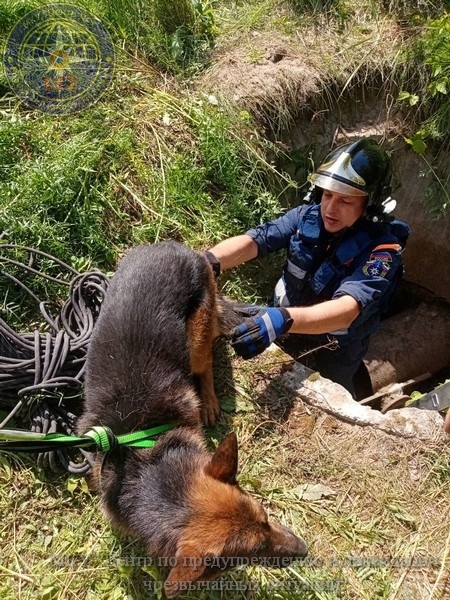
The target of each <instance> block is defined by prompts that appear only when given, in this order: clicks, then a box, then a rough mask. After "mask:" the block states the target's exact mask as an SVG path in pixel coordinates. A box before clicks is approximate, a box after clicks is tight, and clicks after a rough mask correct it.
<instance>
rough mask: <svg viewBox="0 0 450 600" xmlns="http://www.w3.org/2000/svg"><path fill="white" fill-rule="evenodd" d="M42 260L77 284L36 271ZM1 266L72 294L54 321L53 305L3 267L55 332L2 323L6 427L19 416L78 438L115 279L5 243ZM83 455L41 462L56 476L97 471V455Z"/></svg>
mask: <svg viewBox="0 0 450 600" xmlns="http://www.w3.org/2000/svg"><path fill="white" fill-rule="evenodd" d="M12 251H15V252H17V251H22V252H27V253H28V255H29V264H28V265H27V264H25V263H23V262H20V261H17V260H15V259H13V258H11V257H10V256H7V254H8V252H12ZM36 256H40V257H42V258H45V259H47V260H50V261H52V262H53V263H55V264H57V265H58V266H59V267H60V268H62V269H64V270H65V271H66V272H67V273H68V274H69V276H70V277H71V280H70V281H67V280H65V279H60V278H56V277H52V276H50V275H48V274H46V273H42V272H40V271H39V270H37V269H35V268H34V267H33V266H32V265H33V263H34V260H35V258H36ZM1 263H3V264H5V265H8V264H9V265H14V267H15V268H21V269H24V270H25V271H27V272H28V273H31V274H33V275H37V276H39V277H43V278H46V279H48V280H50V281H52V282H54V283H57V284H60V285H63V286H67V287H68V288H69V294H68V298H67V299H66V301H65V302H64V304H63V305H62V307H61V309H60V311H59V313H58V314H57V315H56V316H55V317H53V316H52V315H51V314H50V312H49V310H48V308H47V307H48V305H49V304H50V303H49V302H48V301H42V300H40V299H39V298H38V296H37V295H36V294H35V293H34V292H33V291H32V290H31V289H30V288H29V287H28V286H27V285H25V284H24V283H23V282H22V281H20V280H19V279H18V278H17V277H16V276H15V275H12V274H11V273H8V272H7V271H4V270H3V269H0V276H3V277H5V278H7V279H9V280H10V281H12V282H13V283H14V284H15V285H17V286H19V287H20V288H21V289H22V290H24V291H25V292H26V293H27V294H28V295H29V296H30V297H31V298H33V299H34V300H35V301H36V302H37V304H38V305H39V309H40V312H41V314H42V316H43V318H44V320H45V322H46V323H47V325H48V326H49V329H50V331H48V332H40V331H34V332H33V333H17V332H16V331H14V330H13V329H12V328H11V327H10V326H9V325H8V324H7V323H5V321H3V319H0V406H2V407H8V408H11V407H12V410H10V412H9V414H8V415H7V417H6V418H5V419H4V420H3V421H2V423H0V428H2V427H4V426H5V425H6V424H7V423H8V422H9V421H10V420H11V419H12V418H13V417H17V418H19V419H20V421H21V423H23V424H24V425H25V427H27V428H29V429H30V431H34V432H39V433H56V432H60V433H66V434H72V433H74V431H75V423H76V419H77V414H76V412H75V408H77V409H78V411H79V409H80V407H81V395H82V383H83V373H84V366H85V360H86V352H87V348H88V344H89V341H90V338H91V334H92V330H93V327H94V324H95V321H96V319H97V317H98V314H99V312H100V308H101V304H102V300H103V297H104V295H105V293H106V290H107V288H108V284H109V279H108V277H107V276H106V275H104V274H103V273H101V272H100V271H97V270H94V271H91V272H87V273H79V272H78V271H76V270H75V269H73V268H72V267H70V266H69V265H67V264H66V263H64V262H63V261H61V260H59V259H57V258H55V257H53V256H51V255H49V254H46V253H45V252H42V251H40V250H36V249H34V248H28V247H26V246H17V245H15V244H0V264H1ZM69 406H70V407H69ZM78 452H80V451H78ZM81 452H82V454H83V456H82V457H81V461H80V460H79V457H78V460H74V459H73V458H72V457H71V456H70V454H69V451H68V450H56V451H51V452H45V453H41V454H39V455H38V458H37V461H38V464H39V465H40V466H42V467H44V468H50V469H51V470H53V471H55V472H60V471H61V470H63V469H66V470H67V471H68V472H69V473H71V474H77V475H86V474H88V473H89V471H90V469H91V465H92V457H91V455H90V453H88V452H84V451H82V450H81Z"/></svg>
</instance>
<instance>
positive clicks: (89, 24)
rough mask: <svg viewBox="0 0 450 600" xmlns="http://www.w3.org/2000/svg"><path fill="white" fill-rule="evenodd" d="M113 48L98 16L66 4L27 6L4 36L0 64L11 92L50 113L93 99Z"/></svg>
mask: <svg viewBox="0 0 450 600" xmlns="http://www.w3.org/2000/svg"><path fill="white" fill-rule="evenodd" d="M113 64H114V49H113V45H112V42H111V39H110V37H109V34H108V32H107V31H106V30H105V28H104V27H103V25H102V23H100V21H99V20H98V19H97V18H96V17H94V16H92V15H91V14H89V13H88V12H87V11H85V10H84V9H82V8H78V7H76V6H72V5H70V4H49V5H48V6H44V7H42V8H37V9H35V10H32V11H31V12H29V13H28V14H27V15H25V16H24V17H23V18H22V19H21V20H20V21H19V22H18V23H17V24H16V26H15V27H14V28H13V30H12V31H11V33H10V35H9V38H8V40H7V42H6V50H5V70H6V76H7V78H8V81H9V83H10V85H11V88H12V90H13V92H15V93H16V94H17V95H18V96H19V97H20V98H22V100H23V101H24V102H25V103H26V104H28V106H30V107H31V108H35V109H37V110H41V111H43V112H46V113H50V114H54V115H63V114H68V113H73V112H77V111H79V110H81V109H83V108H86V107H87V106H89V105H91V104H93V103H94V102H95V101H96V100H98V98H99V97H100V96H101V94H102V93H103V92H104V91H105V89H106V88H107V87H108V85H109V83H110V81H111V78H112V75H113Z"/></svg>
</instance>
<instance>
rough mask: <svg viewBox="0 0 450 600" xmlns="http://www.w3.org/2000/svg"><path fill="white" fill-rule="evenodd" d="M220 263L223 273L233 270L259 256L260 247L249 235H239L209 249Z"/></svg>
mask: <svg viewBox="0 0 450 600" xmlns="http://www.w3.org/2000/svg"><path fill="white" fill-rule="evenodd" d="M209 252H211V254H213V255H214V256H215V257H216V258H217V259H218V260H219V261H220V269H221V271H226V270H227V269H232V268H233V267H237V266H238V265H241V264H242V263H245V262H247V261H249V260H251V259H252V258H256V257H257V256H258V245H257V243H256V242H254V241H253V240H252V238H251V237H249V236H248V235H237V236H235V237H232V238H228V239H227V240H224V241H223V242H220V243H219V244H217V245H216V246H214V247H213V248H210V249H209Z"/></svg>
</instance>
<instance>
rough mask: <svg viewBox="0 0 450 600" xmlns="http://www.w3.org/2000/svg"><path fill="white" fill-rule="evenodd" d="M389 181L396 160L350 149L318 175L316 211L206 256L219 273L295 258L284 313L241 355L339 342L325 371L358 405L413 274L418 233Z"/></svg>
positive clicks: (284, 291) (263, 314)
mask: <svg viewBox="0 0 450 600" xmlns="http://www.w3.org/2000/svg"><path fill="white" fill-rule="evenodd" d="M389 179H390V159H389V157H388V155H387V154H386V152H384V151H383V150H382V149H381V148H380V146H379V145H378V144H377V142H375V141H374V140H372V139H367V138H365V139H361V140H358V141H357V142H354V143H351V144H346V145H344V146H341V147H339V148H337V149H336V150H334V151H333V152H331V153H330V154H329V155H328V156H327V157H326V159H325V162H324V163H323V164H322V165H320V166H319V168H318V169H317V170H316V171H315V172H314V173H313V174H312V176H311V183H312V187H311V189H310V191H309V194H308V196H309V203H308V204H303V205H301V206H299V207H297V208H294V209H292V210H290V211H289V212H287V213H286V214H285V215H283V216H281V217H279V218H278V219H275V220H274V221H270V222H268V223H265V224H263V225H259V226H258V227H255V228H254V229H251V230H250V231H247V232H246V233H245V234H244V235H239V236H236V237H233V238H229V239H227V240H224V241H223V242H221V243H219V244H218V245H217V246H215V247H214V248H211V249H210V250H209V251H208V252H207V253H206V254H207V255H208V257H209V259H210V261H211V263H212V264H213V268H215V271H216V273H218V272H220V271H221V270H226V269H229V268H232V267H235V266H237V265H240V264H242V263H244V262H246V261H248V260H251V259H253V258H256V257H261V256H264V255H265V254H268V253H270V252H275V251H278V250H282V249H285V250H286V251H287V260H286V263H285V266H284V270H283V274H282V276H281V278H280V280H279V281H278V283H277V285H276V287H275V294H274V304H275V307H273V308H272V307H261V310H260V311H259V312H258V313H257V314H255V315H254V316H251V317H249V318H248V319H245V320H244V322H243V323H242V324H241V325H239V326H238V327H237V328H236V329H235V330H234V332H233V335H232V338H231V344H232V346H233V348H234V349H235V351H236V352H237V354H239V355H240V356H242V357H243V358H252V357H254V356H256V355H258V354H259V353H260V352H262V351H263V350H264V349H265V348H267V347H268V346H269V345H270V344H271V343H272V342H273V341H275V340H276V339H277V338H278V337H279V336H281V335H283V334H285V333H287V332H289V333H290V334H291V333H293V334H303V335H304V336H307V338H308V339H309V340H310V341H312V342H313V344H314V345H316V346H321V345H323V344H325V343H327V342H329V341H330V340H337V342H338V347H337V349H334V350H330V349H322V350H319V351H318V352H317V353H316V359H317V367H318V369H319V370H320V372H321V374H322V375H323V376H324V377H327V378H329V379H332V380H333V381H336V382H337V383H340V384H341V385H343V386H344V387H346V388H347V389H348V390H349V391H350V392H351V393H352V394H353V395H355V393H354V387H353V382H352V379H353V376H354V375H355V373H356V371H357V370H358V368H359V366H360V365H361V361H362V358H363V357H364V355H365V353H366V351H367V348H368V343H369V336H370V335H371V334H372V333H373V332H374V331H375V330H376V329H377V327H378V325H379V322H380V319H381V317H382V315H383V314H384V313H385V312H386V311H387V309H388V308H389V304H390V301H391V299H392V295H393V292H394V291H395V288H396V285H397V283H398V281H399V279H400V278H401V276H402V274H403V261H402V255H401V254H402V250H403V247H404V245H405V243H406V239H407V238H408V235H409V233H410V231H409V227H408V226H407V225H406V223H403V222H401V221H396V220H394V219H393V217H392V216H391V214H390V213H391V212H392V210H393V209H394V208H395V200H392V199H391V198H390V196H389V193H390V186H389Z"/></svg>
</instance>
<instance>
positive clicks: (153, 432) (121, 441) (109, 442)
mask: <svg viewBox="0 0 450 600" xmlns="http://www.w3.org/2000/svg"><path fill="white" fill-rule="evenodd" d="M174 427H175V423H172V424H170V425H159V426H158V427H152V428H151V429H143V430H141V431H135V432H133V433H125V434H122V435H118V436H115V435H114V434H113V432H112V431H111V429H110V428H109V427H103V426H95V427H92V428H91V429H89V430H88V431H87V432H86V433H85V434H84V435H82V436H75V435H66V434H64V433H49V434H42V433H33V432H30V431H20V430H5V429H4V430H0V450H1V449H2V448H3V449H8V450H12V449H14V447H15V448H17V450H18V451H25V452H26V451H27V449H29V450H30V451H34V452H35V451H39V448H42V450H44V445H45V446H47V447H48V446H50V447H52V446H53V444H55V448H54V449H55V450H56V446H57V445H58V444H59V445H60V446H64V447H68V448H70V447H77V448H86V447H90V446H92V445H93V444H95V446H97V448H98V449H99V450H100V451H101V452H109V451H110V450H112V449H113V448H115V447H116V446H126V447H128V448H152V447H153V446H154V445H155V444H156V440H155V439H153V438H155V437H156V436H158V435H160V434H161V433H164V432H165V431H169V429H173V428H174ZM19 447H20V448H19Z"/></svg>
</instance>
